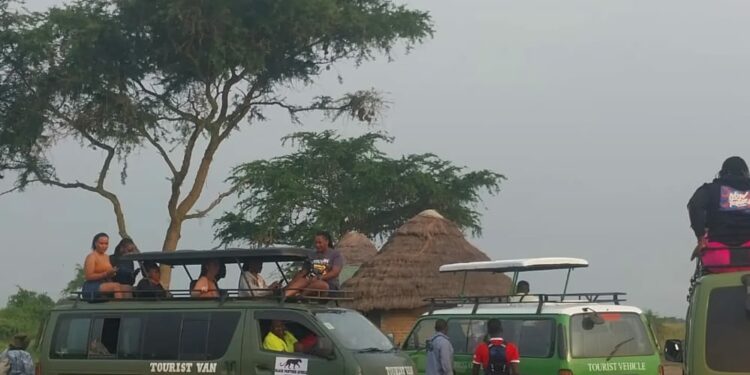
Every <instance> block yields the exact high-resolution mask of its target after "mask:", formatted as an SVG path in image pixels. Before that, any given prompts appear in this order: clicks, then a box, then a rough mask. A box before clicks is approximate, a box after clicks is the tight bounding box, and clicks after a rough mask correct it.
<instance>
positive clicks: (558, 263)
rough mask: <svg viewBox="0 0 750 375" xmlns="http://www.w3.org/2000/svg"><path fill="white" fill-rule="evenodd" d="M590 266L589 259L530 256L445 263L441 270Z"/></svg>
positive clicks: (518, 269) (480, 270)
mask: <svg viewBox="0 0 750 375" xmlns="http://www.w3.org/2000/svg"><path fill="white" fill-rule="evenodd" d="M588 266H589V262H588V261H586V260H585V259H579V258H560V257H557V258H529V259H512V260H489V261H484V262H468V263H452V264H444V265H442V266H440V272H464V271H476V272H482V271H484V272H523V271H543V270H559V269H570V268H581V267H588Z"/></svg>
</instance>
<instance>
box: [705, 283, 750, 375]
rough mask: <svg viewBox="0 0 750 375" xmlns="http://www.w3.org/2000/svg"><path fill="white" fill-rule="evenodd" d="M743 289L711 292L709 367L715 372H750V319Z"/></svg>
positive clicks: (707, 337)
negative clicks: (748, 351)
mask: <svg viewBox="0 0 750 375" xmlns="http://www.w3.org/2000/svg"><path fill="white" fill-rule="evenodd" d="M746 298H747V292H746V291H745V288H744V287H742V286H736V287H725V288H716V289H714V290H712V291H711V297H710V298H709V302H708V315H707V317H706V346H705V348H706V364H707V365H708V367H710V368H711V369H712V370H714V371H721V372H734V373H743V374H747V373H750V356H748V355H747V338H748V337H750V317H749V316H748V315H747V312H746V311H747V310H746V307H745V299H746Z"/></svg>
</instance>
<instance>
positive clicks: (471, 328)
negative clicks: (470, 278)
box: [402, 258, 663, 375]
mask: <svg viewBox="0 0 750 375" xmlns="http://www.w3.org/2000/svg"><path fill="white" fill-rule="evenodd" d="M587 265H588V262H586V261H585V260H582V259H573V258H538V259H521V260H512V261H489V262H474V263H462V264H454V265H446V266H443V267H441V271H442V272H481V271H484V272H513V274H514V276H513V280H514V282H515V281H516V280H517V279H518V274H519V273H520V272H523V271H535V270H552V269H567V270H568V279H569V276H570V271H571V270H572V269H573V268H578V267H586V266H587ZM565 284H566V286H565V288H564V289H563V293H561V294H534V295H532V294H529V295H503V296H481V297H468V296H464V297H456V298H440V299H438V298H435V299H431V300H430V302H431V303H432V305H433V307H434V308H433V309H431V311H430V312H428V313H426V314H425V315H424V316H422V317H421V318H420V319H419V320H418V321H417V322H416V324H415V325H414V327H413V329H412V331H411V333H410V334H409V336H408V337H407V339H406V341H405V342H404V343H403V345H402V348H403V350H404V351H406V352H407V353H409V354H410V355H411V357H412V359H413V360H414V361H415V363H416V365H417V369H418V372H419V373H424V371H425V364H426V363H425V361H426V353H425V347H426V340H428V339H429V338H430V337H431V336H432V335H433V334H434V322H435V320H436V319H444V320H446V321H447V322H448V336H449V338H450V341H451V343H452V345H453V348H454V351H455V358H454V366H455V370H456V374H459V375H468V374H471V367H472V354H473V352H474V349H475V348H476V346H477V345H478V344H479V343H480V342H482V341H483V340H486V322H487V320H489V319H492V318H494V319H499V320H500V321H501V322H502V326H503V332H504V333H503V336H504V339H505V340H506V341H508V342H512V343H514V344H516V345H517V346H518V348H519V352H520V355H521V363H520V371H521V373H522V374H523V375H549V374H555V375H574V374H575V375H590V374H591V375H592V374H612V375H659V374H662V373H663V367H662V366H661V360H660V357H659V350H658V349H657V343H656V340H655V338H654V335H653V333H652V331H651V329H650V328H649V326H648V322H647V320H646V319H645V317H644V316H643V312H642V311H641V310H640V309H638V308H636V307H632V306H625V305H623V304H622V302H624V294H623V293H568V292H567V279H566V283H565Z"/></svg>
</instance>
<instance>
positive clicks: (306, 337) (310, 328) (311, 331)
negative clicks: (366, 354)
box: [242, 310, 344, 375]
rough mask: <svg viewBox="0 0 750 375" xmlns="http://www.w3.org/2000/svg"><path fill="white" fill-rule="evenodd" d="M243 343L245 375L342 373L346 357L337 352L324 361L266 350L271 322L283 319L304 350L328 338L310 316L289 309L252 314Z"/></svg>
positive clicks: (247, 319) (335, 350) (297, 354)
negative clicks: (317, 341) (318, 340)
mask: <svg viewBox="0 0 750 375" xmlns="http://www.w3.org/2000/svg"><path fill="white" fill-rule="evenodd" d="M245 319H246V320H245V335H244V341H243V345H242V346H243V351H244V352H245V356H244V357H243V364H242V368H243V369H244V370H245V371H244V372H243V373H248V374H252V375H277V374H298V375H306V374H343V373H344V357H343V355H342V352H341V351H340V350H339V349H338V348H335V349H334V354H333V356H332V358H323V357H319V356H316V355H313V354H308V353H304V352H293V353H289V352H276V351H271V350H266V349H264V348H263V340H264V339H265V338H266V336H267V335H269V332H270V330H271V322H272V321H273V320H280V321H282V322H283V323H284V325H285V326H286V329H287V331H288V332H290V333H291V334H292V335H293V336H294V337H295V338H296V339H297V340H299V343H300V344H301V345H303V346H305V349H311V348H312V347H313V346H314V344H315V342H316V340H317V339H318V338H320V337H327V336H326V334H325V332H324V330H322V329H320V327H318V325H317V324H315V322H314V321H313V320H312V319H310V318H309V317H308V316H306V315H304V314H302V313H300V312H297V311H289V310H262V311H261V310H258V311H250V312H249V313H248V314H247V315H246V318H245Z"/></svg>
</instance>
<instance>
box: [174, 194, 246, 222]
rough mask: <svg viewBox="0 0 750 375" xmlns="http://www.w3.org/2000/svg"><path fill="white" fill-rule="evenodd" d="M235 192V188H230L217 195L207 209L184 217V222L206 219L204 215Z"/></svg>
mask: <svg viewBox="0 0 750 375" xmlns="http://www.w3.org/2000/svg"><path fill="white" fill-rule="evenodd" d="M235 191H237V187H233V188H231V189H229V190H227V191H225V192H223V193H221V194H219V196H218V197H216V199H214V201H213V202H211V204H209V205H208V207H206V208H205V209H203V210H198V211H195V212H194V213H192V214H189V215H185V220H190V219H200V218H203V217H206V215H207V214H208V213H209V212H211V210H213V209H214V208H216V206H218V205H219V204H220V203H221V201H223V200H224V198H226V197H228V196H230V195H232V194H234V192H235Z"/></svg>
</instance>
